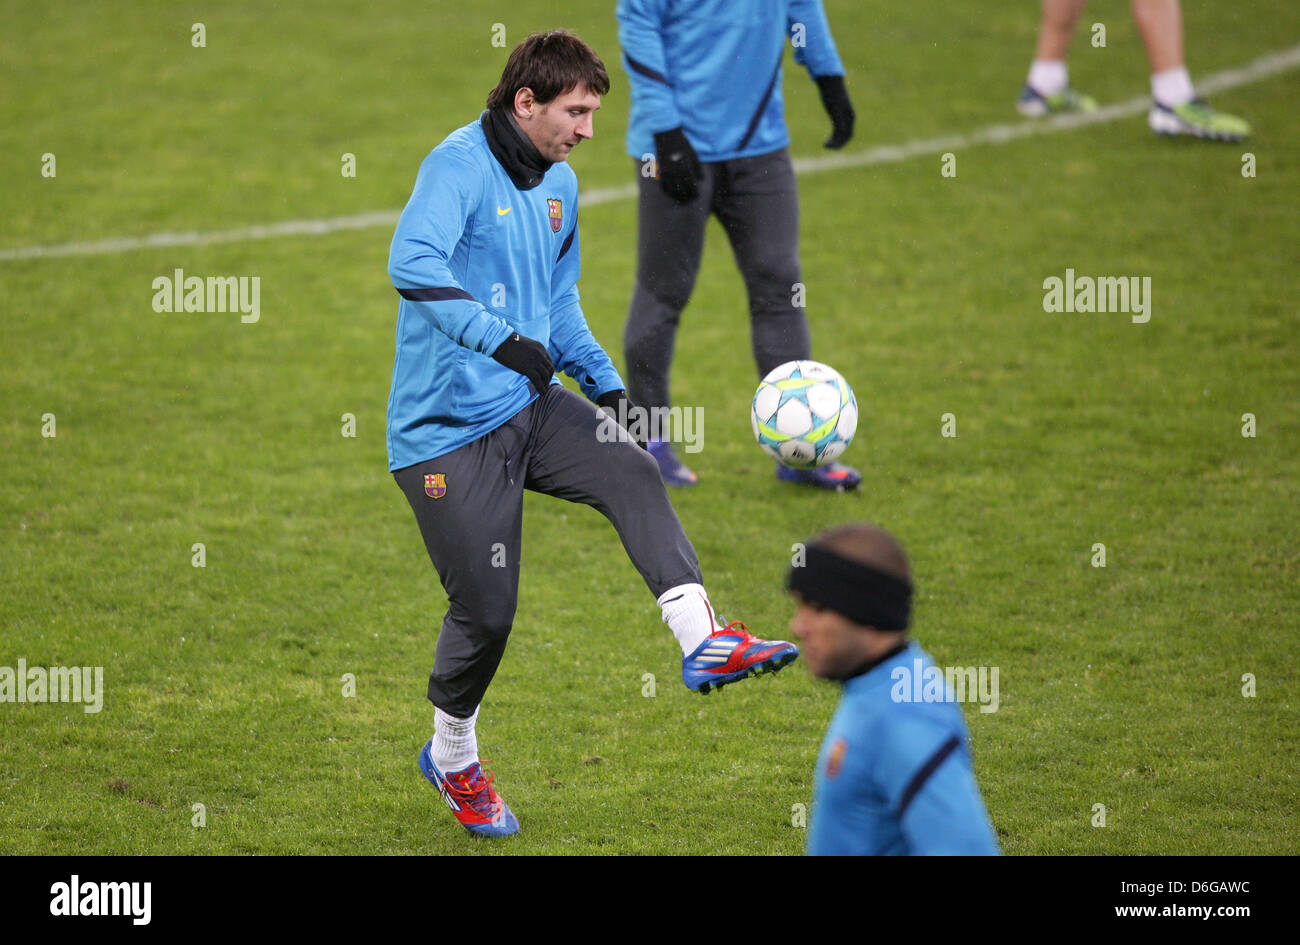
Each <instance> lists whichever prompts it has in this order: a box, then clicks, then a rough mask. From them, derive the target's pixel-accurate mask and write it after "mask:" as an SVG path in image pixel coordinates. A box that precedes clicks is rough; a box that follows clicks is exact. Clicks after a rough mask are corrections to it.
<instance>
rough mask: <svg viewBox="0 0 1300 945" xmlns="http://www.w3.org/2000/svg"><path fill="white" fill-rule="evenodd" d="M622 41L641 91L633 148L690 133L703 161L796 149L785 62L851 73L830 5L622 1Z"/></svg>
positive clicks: (631, 129)
mask: <svg viewBox="0 0 1300 945" xmlns="http://www.w3.org/2000/svg"><path fill="white" fill-rule="evenodd" d="M618 39H619V43H620V44H621V45H622V47H623V68H624V69H625V70H626V71H627V76H628V80H629V83H630V85H631V89H632V113H631V115H630V116H629V118H628V126H627V150H628V153H629V154H631V155H632V156H633V157H635V158H638V159H639V158H641V157H643V156H644V155H646V154H654V150H655V146H654V135H655V133H656V132H660V131H669V130H671V129H673V128H677V127H682V128H683V129H684V130H685V132H686V137H687V139H688V140H689V141H690V142H691V145H692V146H693V147H694V148H695V151H696V153H697V154H698V155H699V157H700V160H701V161H729V160H731V159H732V158H738V157H750V156H752V155H756V154H768V153H770V152H772V151H776V150H778V149H780V148H784V147H786V146H787V145H789V143H790V135H789V133H788V132H787V131H786V127H785V105H784V102H783V99H782V96H781V60H782V58H783V55H784V53H785V45H786V43H787V42H791V43H794V44H795V45H794V59H795V62H797V63H799V64H800V65H802V66H806V67H807V69H808V71H809V72H810V73H811V74H812V75H813V76H814V77H817V76H826V75H843V74H844V66H843V65H842V64H841V63H840V57H839V53H838V52H836V49H835V41H834V40H833V39H832V38H831V30H830V26H829V25H828V24H827V22H826V11H825V10H823V9H822V5H821V0H619V4H618Z"/></svg>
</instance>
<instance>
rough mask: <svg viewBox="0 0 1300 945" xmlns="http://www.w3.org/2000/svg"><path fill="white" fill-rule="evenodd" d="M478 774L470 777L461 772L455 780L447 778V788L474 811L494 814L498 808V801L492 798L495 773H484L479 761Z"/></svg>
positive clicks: (489, 814)
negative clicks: (475, 776)
mask: <svg viewBox="0 0 1300 945" xmlns="http://www.w3.org/2000/svg"><path fill="white" fill-rule="evenodd" d="M478 770H479V774H478V777H477V778H471V777H470V776H469V775H468V774H463V775H461V776H460V777H459V778H457V779H456V780H455V781H453V780H452V779H451V778H448V779H447V790H449V791H451V793H452V794H455V795H456V798H457V799H458V800H460V801H461V802H463V803H465V804H468V805H469V806H470V807H471V808H473V809H474V811H475V812H477V813H479V814H484V815H488V816H493V817H495V816H496V813H497V811H498V810H500V806H501V804H500V801H499V800H494V799H493V791H492V781H493V780H494V779H495V778H496V775H494V774H492V773H491V772H488V773H487V774H486V775H485V774H484V772H485V770H486V769H485V768H484V767H483V765H482V763H481V762H480V763H479V768H478Z"/></svg>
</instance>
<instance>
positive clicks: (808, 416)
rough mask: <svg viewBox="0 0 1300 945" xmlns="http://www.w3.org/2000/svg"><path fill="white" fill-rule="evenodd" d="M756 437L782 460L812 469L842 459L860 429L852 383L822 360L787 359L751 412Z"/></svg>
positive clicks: (766, 383)
mask: <svg viewBox="0 0 1300 945" xmlns="http://www.w3.org/2000/svg"><path fill="white" fill-rule="evenodd" d="M750 421H751V422H752V424H753V426H754V436H755V437H756V438H757V439H758V445H759V446H761V447H763V449H764V450H766V451H767V452H768V453H769V454H770V455H771V456H773V457H775V458H776V460H777V462H779V463H783V464H785V465H786V466H791V467H793V468H795V469H812V468H813V467H814V466H824V465H826V464H827V463H830V462H834V461H835V460H836V459H838V458H839V457H840V456H841V454H843V452H844V450H845V449H846V448H847V447H848V445H849V443H851V442H852V441H853V434H854V432H855V431H856V430H857V428H858V401H857V398H855V397H854V396H853V389H852V388H851V387H849V383H848V381H846V380H844V378H843V377H841V376H840V373H839V372H838V371H836V370H835V369H834V368H832V367H828V366H827V365H825V364H821V363H820V362H817V361H787V362H786V363H785V364H782V365H781V366H780V367H778V368H775V369H774V370H772V371H771V372H770V373H769V374H768V375H767V377H765V378H763V380H762V382H761V383H760V384H759V385H758V390H757V391H756V392H755V393H754V405H753V409H752V411H751V412H750Z"/></svg>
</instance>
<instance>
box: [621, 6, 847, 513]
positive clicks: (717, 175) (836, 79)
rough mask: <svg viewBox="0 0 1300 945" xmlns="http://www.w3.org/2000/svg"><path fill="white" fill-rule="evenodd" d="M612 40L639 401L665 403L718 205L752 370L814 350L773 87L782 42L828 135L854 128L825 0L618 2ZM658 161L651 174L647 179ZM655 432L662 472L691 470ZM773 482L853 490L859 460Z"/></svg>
mask: <svg viewBox="0 0 1300 945" xmlns="http://www.w3.org/2000/svg"><path fill="white" fill-rule="evenodd" d="M618 23H619V32H618V35H619V42H620V43H621V44H622V47H623V65H624V67H625V68H626V70H627V75H628V79H629V81H630V83H631V90H632V109H631V115H630V117H629V119H628V130H627V147H628V153H630V154H631V155H632V156H633V157H634V158H635V159H636V160H637V180H638V187H639V191H640V193H639V203H638V229H637V275H636V286H635V289H634V291H633V294H632V300H631V303H630V305H629V306H628V317H627V326H626V328H625V329H624V333H623V350H624V355H625V356H626V358H627V371H628V390H629V393H630V394H631V396H632V399H633V400H634V401H636V402H637V403H638V404H640V405H641V406H642V407H646V408H651V415H652V416H654V415H656V414H655V409H656V408H666V407H669V406H671V399H670V394H669V371H670V368H671V366H672V358H673V345H674V341H675V339H676V335H677V325H678V321H679V320H680V318H681V313H682V309H683V308H685V306H686V303H687V301H688V300H689V299H690V296H691V291H692V290H693V289H694V287H695V277H696V275H697V273H698V272H699V268H700V255H701V253H702V252H703V249H704V232H705V228H706V226H707V224H708V222H709V216H710V215H711V214H713V215H716V216H717V218H718V220H719V222H720V223H721V224H722V227H723V229H724V230H725V231H726V233H727V238H728V239H729V240H730V242H731V248H732V250H733V252H734V253H735V256H736V262H737V264H738V265H739V267H740V274H741V276H742V277H743V279H744V281H745V288H746V291H747V293H748V296H749V315H750V332H751V341H752V344H753V351H754V360H755V361H756V362H757V364H758V373H759V376H760V377H761V376H763V375H765V374H767V373H768V372H769V371H770V370H772V368H774V367H776V366H777V365H779V364H783V363H785V362H786V361H793V360H795V359H797V358H809V357H811V354H812V351H811V348H812V342H811V338H810V336H809V332H808V323H807V320H806V319H805V317H804V310H803V307H802V299H801V297H800V296H801V295H802V293H799V295H796V289H795V284H796V283H799V282H800V281H801V278H800V267H799V203H798V195H797V193H796V190H795V179H794V168H793V167H792V166H791V164H790V151H789V144H790V136H789V134H788V132H787V131H786V125H785V111H784V104H783V99H782V94H781V71H782V70H781V61H782V58H783V55H784V53H785V45H786V43H787V42H792V43H793V44H794V56H795V61H796V62H798V63H799V64H800V65H803V66H806V67H807V69H808V71H809V73H810V74H811V75H812V77H813V79H814V80H815V81H816V83H817V88H818V91H819V92H820V95H821V100H822V105H823V107H824V108H825V109H826V111H827V113H828V114H829V115H830V118H831V124H832V132H831V136H830V138H829V139H828V140H827V141H826V143H825V146H826V147H828V148H841V147H843V146H844V144H845V143H846V142H847V141H848V140H849V139H850V138H851V137H852V135H853V121H854V113H853V106H852V105H851V104H850V102H849V96H848V92H847V91H846V89H845V86H844V67H843V65H842V64H841V63H840V58H839V54H838V53H837V52H836V49H835V43H834V41H833V40H832V38H831V32H830V27H829V25H828V24H827V22H826V14H825V11H824V10H823V9H822V5H821V0H743V2H737V0H620V2H619V4H618ZM656 159H657V167H658V176H657V177H656V176H655V161H656ZM667 437H668V431H663V430H661V431H657V435H652V437H651V441H650V443H649V448H650V452H651V453H652V454H653V455H654V457H655V459H656V460H657V461H658V463H659V469H660V473H661V474H662V476H663V479H664V482H666V483H668V484H669V485H672V486H686V485H692V484H694V483H695V482H696V481H697V476H696V475H695V473H694V472H692V471H691V470H690V469H688V468H687V467H686V466H685V465H684V464H683V463H682V462H681V461H680V460H679V459H678V458H677V455H676V453H675V452H674V450H673V448H672V446H671V445H670V444H669V443H668V442H666V439H667ZM777 475H778V477H779V478H780V479H783V480H788V481H793V482H802V483H808V484H810V485H814V486H820V487H822V488H827V489H852V488H856V487H857V486H858V484H859V483H860V482H861V481H862V477H861V476H860V475H859V474H858V472H857V470H855V469H852V468H850V467H848V466H844V465H842V464H840V463H833V464H829V465H827V466H823V467H820V468H818V469H812V470H796V469H790V468H788V467H785V466H781V465H779V464H778V466H777Z"/></svg>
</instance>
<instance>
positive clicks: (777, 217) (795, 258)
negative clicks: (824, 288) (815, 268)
mask: <svg viewBox="0 0 1300 945" xmlns="http://www.w3.org/2000/svg"><path fill="white" fill-rule="evenodd" d="M637 168H638V178H637V179H638V181H639V188H640V197H639V204H638V209H637V272H636V288H635V289H634V290H633V293H632V301H631V304H630V305H629V307H628V313H627V325H626V327H625V328H624V330H623V353H624V355H625V356H626V359H627V380H628V393H629V394H630V395H631V397H632V399H633V400H634V401H636V402H637V403H638V404H640V405H641V406H643V407H667V406H671V404H672V401H671V400H670V394H669V386H668V372H669V367H670V366H671V364H672V359H673V345H674V342H675V340H676V338H677V324H678V321H679V320H680V319H681V314H682V309H683V308H685V307H686V303H687V301H689V299H690V297H691V291H692V290H693V289H694V288H695V277H696V275H697V274H698V273H699V269H700V256H701V254H702V253H703V251H704V231H705V229H706V227H707V225H708V222H709V216H710V215H714V214H715V215H717V217H718V220H719V222H721V223H722V227H723V229H724V230H726V233H727V238H728V239H729V240H730V241H731V249H732V252H733V253H734V254H735V256H736V263H737V265H738V266H739V267H740V274H741V276H742V278H743V279H744V280H745V289H746V291H747V292H748V295H749V319H750V338H751V342H752V344H753V349H754V361H755V362H756V363H757V365H758V373H759V376H762V375H764V374H766V373H767V372H768V371H770V370H772V368H774V367H776V366H777V365H778V364H783V363H785V362H786V361H793V360H795V359H797V358H809V357H811V356H812V341H811V339H810V337H809V333H808V322H807V319H806V318H805V317H804V309H803V293H802V292H798V293H796V290H795V283H798V282H800V274H799V198H798V193H797V191H796V190H795V179H794V168H793V166H792V165H791V164H790V152H789V150H788V149H785V148H782V149H781V150H780V151H774V152H772V153H771V154H761V155H758V156H756V157H747V158H737V159H736V160H732V161H721V162H718V163H714V164H704V165H703V170H704V179H703V180H701V181H700V193H699V196H698V197H696V198H695V199H694V200H692V201H691V202H690V203H685V204H681V203H677V202H676V201H675V200H673V199H672V198H671V197H669V196H668V195H667V194H665V193H664V192H663V189H662V187H661V186H660V184H659V181H657V180H655V179H654V178H653V177H645V176H643V175H641V174H640V164H639V163H638V165H637Z"/></svg>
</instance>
